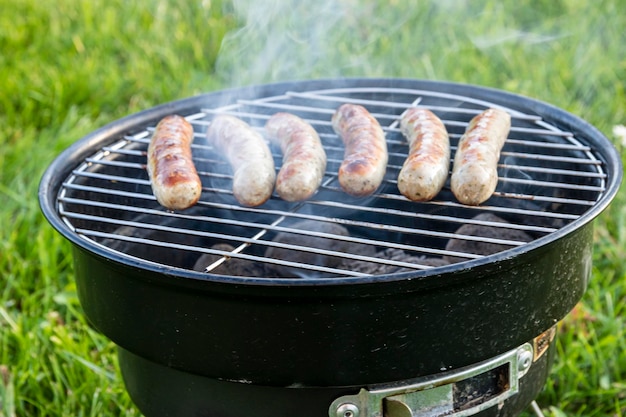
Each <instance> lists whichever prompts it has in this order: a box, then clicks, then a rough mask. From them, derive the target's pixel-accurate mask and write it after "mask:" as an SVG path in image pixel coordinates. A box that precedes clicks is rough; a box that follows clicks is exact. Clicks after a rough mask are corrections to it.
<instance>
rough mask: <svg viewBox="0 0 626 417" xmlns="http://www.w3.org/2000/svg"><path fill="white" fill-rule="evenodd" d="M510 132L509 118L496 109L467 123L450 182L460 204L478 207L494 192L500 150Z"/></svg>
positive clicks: (505, 113) (486, 111)
mask: <svg viewBox="0 0 626 417" xmlns="http://www.w3.org/2000/svg"><path fill="white" fill-rule="evenodd" d="M510 129H511V116H510V115H509V114H508V113H507V112H505V111H504V110H500V109H487V110H485V111H484V112H482V113H481V114H479V115H477V116H475V117H474V118H473V119H472V120H471V121H470V123H469V125H468V126H467V130H466V131H465V134H464V135H463V136H462V137H461V139H460V140H459V146H458V148H457V151H456V155H455V156H454V164H453V167H452V177H451V179H450V186H451V188H452V193H454V196H455V197H456V198H457V200H459V201H460V202H461V203H463V204H468V205H473V206H476V205H479V204H481V203H482V202H484V201H486V200H487V199H489V197H491V195H492V194H493V192H494V191H495V189H496V185H497V184H498V160H499V159H500V151H501V150H502V147H503V146H504V142H505V141H506V138H507V135H508V134H509V130H510Z"/></svg>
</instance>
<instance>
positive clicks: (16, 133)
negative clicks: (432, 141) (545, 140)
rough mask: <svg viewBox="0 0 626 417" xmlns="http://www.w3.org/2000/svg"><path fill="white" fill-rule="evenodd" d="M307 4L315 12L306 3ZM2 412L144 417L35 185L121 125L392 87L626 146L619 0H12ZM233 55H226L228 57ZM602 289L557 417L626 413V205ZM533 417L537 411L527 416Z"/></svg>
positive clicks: (572, 328) (555, 373) (570, 352)
mask: <svg viewBox="0 0 626 417" xmlns="http://www.w3.org/2000/svg"><path fill="white" fill-rule="evenodd" d="M309 3H310V4H309ZM0 10H1V11H2V12H1V13H0V168H1V169H0V201H1V202H2V203H1V206H0V207H1V210H0V224H1V225H2V227H1V228H0V233H1V239H0V245H1V246H0V416H6V417H10V416H39V415H44V416H137V415H140V414H139V412H138V411H137V409H136V408H135V407H134V405H133V404H132V402H131V401H130V399H129V398H128V395H127V394H126V392H125V389H124V387H123V383H122V380H121V377H120V375H119V373H118V370H117V366H116V361H117V358H116V354H115V346H114V345H113V344H112V343H111V342H109V341H108V340H107V339H106V338H104V337H103V336H102V335H100V334H99V333H97V332H96V331H94V330H93V329H92V328H91V327H89V325H88V324H87V322H86V320H85V318H84V316H83V315H82V313H81V306H80V305H79V303H78V300H77V296H76V288H75V284H74V281H73V266H72V260H71V256H70V246H69V244H68V243H67V242H65V241H64V240H63V239H62V238H61V237H60V236H59V235H58V234H57V233H56V232H55V231H53V230H52V228H51V227H50V226H49V225H48V224H47V223H46V221H45V220H44V219H43V217H42V215H41V213H40V211H39V207H38V201H37V189H38V183H39V179H40V178H41V175H42V173H43V171H44V169H45V168H46V166H47V165H48V164H49V163H50V162H51V161H52V160H53V159H54V157H55V156H56V155H58V154H59V153H60V152H61V151H62V150H63V149H65V148H66V147H68V146H69V145H70V144H71V143H73V142H74V141H76V140H78V139H79V138H81V137H82V136H83V135H85V134H87V133H89V132H90V131H93V130H95V129H96V128H98V127H101V126H102V125H104V124H106V123H108V122H110V121H113V120H115V119H117V118H120V117H123V116H126V115H129V114H132V113H134V112H137V111H140V110H143V109H146V108H149V107H151V106H154V105H156V104H159V103H163V102H166V101H170V100H174V99H179V98H184V97H188V96H191V95H194V94H199V93H202V92H208V91H213V90H216V89H219V88H224V87H229V86H240V85H247V84H254V83H264V82H271V81H279V80H287V79H308V78H320V77H348V76H372V77H378V76H385V77H407V78H425V79H436V80H446V81H455V82H464V83H471V84H478V85H483V86H490V87H495V88H500V89H504V90H508V91H511V92H514V93H518V94H522V95H527V96H530V97H533V98H537V99H540V100H543V101H547V102H550V103H552V104H554V105H556V106H559V107H562V108H564V109H566V110H568V111H570V112H572V113H574V114H576V115H579V116H581V117H583V118H584V119H586V120H588V121H589V122H590V123H591V124H593V125H595V126H596V127H597V128H598V129H600V130H601V131H602V132H603V133H604V134H605V135H606V136H607V137H608V138H610V139H611V140H613V141H614V142H615V144H616V146H617V147H618V148H620V149H622V147H623V146H624V145H626V143H624V142H626V140H625V139H624V138H620V137H619V136H618V135H617V134H614V133H613V128H614V126H616V125H620V124H626V89H625V80H626V47H625V45H626V35H625V34H626V30H625V28H626V4H624V1H623V0H598V1H593V2H592V1H582V0H581V1H577V0H569V1H568V0H534V1H531V0H511V1H497V0H486V1H472V2H470V1H453V0H427V1H426V0H424V1H417V2H403V1H399V0H387V1H381V0H378V1H357V0H341V1H330V0H325V1H322V0H318V1H316V2H298V1H295V0H294V1H287V0H272V1H267V2H255V1H253V0H235V1H233V2H228V1H211V0H193V1H186V2H176V1H168V0H147V1H141V2H128V1H122V0H109V1H103V0H57V1H54V2H53V1H37V0H0ZM221 46H222V49H221V50H220V47H221ZM595 242H596V246H595V253H594V266H593V270H592V277H591V281H590V284H589V288H588V291H587V292H586V294H585V296H584V298H583V300H582V302H581V303H580V304H579V306H578V307H577V308H576V309H575V311H574V312H572V314H570V315H569V316H568V317H567V318H566V319H565V320H564V322H563V323H562V325H561V326H560V329H559V334H558V342H557V343H558V344H557V348H558V356H557V359H556V363H555V365H554V367H553V369H552V372H551V376H550V379H549V382H548V383H547V385H546V387H545V389H544V390H543V392H542V393H541V395H540V397H539V398H538V399H537V402H538V404H539V406H540V407H541V408H542V410H543V412H544V413H545V415H546V416H552V417H562V416H581V417H582V416H587V417H588V416H598V417H599V416H614V417H617V416H624V415H626V330H625V319H624V317H625V316H626V270H625V268H624V266H625V264H624V262H623V260H624V259H626V192H624V191H621V192H620V193H619V194H618V196H617V197H616V199H615V201H614V203H613V204H612V205H611V206H610V207H609V208H608V209H607V210H606V211H605V212H604V213H603V214H602V215H601V216H600V217H599V218H598V219H597V221H596V229H595ZM528 415H530V414H528Z"/></svg>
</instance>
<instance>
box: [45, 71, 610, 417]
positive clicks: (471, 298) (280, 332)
mask: <svg viewBox="0 0 626 417" xmlns="http://www.w3.org/2000/svg"><path fill="white" fill-rule="evenodd" d="M331 85H342V86H350V87H352V86H363V87H367V86H377V87H381V86H382V87H394V88H417V89H422V90H431V91H438V92H442V93H454V94H459V95H464V96H467V97H472V98H478V99H481V100H485V101H490V102H493V103H498V104H500V105H503V106H506V107H508V108H511V109H516V110H520V111H523V112H525V113H532V114H538V115H541V116H542V117H543V119H544V120H547V121H549V122H550V123H552V124H554V125H557V126H559V127H560V128H563V129H566V130H568V131H571V132H573V133H575V135H576V137H577V138H578V139H579V140H581V141H584V142H585V143H584V144H585V145H587V146H589V147H590V148H591V149H592V150H593V152H594V154H595V156H596V157H597V158H598V159H600V160H601V162H602V168H603V169H604V171H605V172H606V185H605V191H604V193H603V194H602V195H601V196H600V198H599V199H598V201H597V202H596V203H595V204H594V205H593V206H592V207H590V208H589V209H588V210H587V211H586V212H585V213H583V214H582V215H581V216H580V217H579V218H577V219H576V220H574V221H572V222H571V223H569V224H567V225H565V226H564V227H562V228H560V229H558V230H557V231H555V232H553V233H550V234H548V235H546V236H543V237H540V238H538V239H536V240H534V241H532V242H530V243H528V244H525V245H522V246H519V247H516V248H514V249H510V250H506V251H503V252H500V253H497V254H493V255H489V256H486V257H484V258H480V259H475V260H470V261H467V262H462V263H457V264H452V265H447V266H443V267H437V268H432V269H427V270H420V271H415V272H410V273H400V274H389V275H379V276H369V277H348V276H346V277H336V278H328V279H315V278H304V279H274V278H267V277H232V276H221V275H214V274H205V273H200V272H194V271H192V270H190V269H187V268H189V267H190V265H192V264H193V258H192V257H189V259H186V258H185V256H184V254H179V255H180V256H179V258H180V259H181V260H180V262H181V265H180V266H179V267H172V266H168V265H165V264H162V263H158V262H156V261H154V259H161V258H162V257H167V256H168V253H171V251H173V250H169V249H168V248H162V249H155V250H156V251H157V252H155V253H151V254H147V253H146V252H145V249H143V248H139V247H134V246H133V244H132V243H130V244H127V245H121V246H117V247H115V249H116V251H119V252H116V251H111V250H110V248H109V247H107V246H106V245H103V244H96V243H94V242H93V241H91V240H87V239H84V238H82V237H81V236H80V233H77V231H75V230H73V229H72V227H70V226H69V225H68V223H67V222H66V221H65V220H64V219H63V218H62V216H61V215H60V213H59V210H58V204H57V201H58V198H59V192H60V190H61V188H62V185H63V183H64V181H65V180H66V178H67V177H68V176H69V175H70V174H71V172H72V170H74V169H75V168H76V167H77V166H78V165H80V164H81V163H82V161H83V160H84V159H85V158H86V157H88V156H89V155H91V154H93V153H94V152H95V150H97V149H99V148H101V147H102V146H105V145H107V144H110V143H111V142H113V141H114V140H116V139H117V138H119V137H120V136H121V135H124V134H128V133H132V132H135V131H139V130H142V129H144V128H145V126H148V125H154V123H155V122H156V121H158V120H159V119H160V118H161V117H163V116H165V115H167V114H171V113H179V114H183V115H185V114H190V113H192V112H194V111H196V109H197V108H199V107H201V106H206V105H207V103H223V102H224V100H227V101H228V100H231V101H232V100H234V99H251V98H255V97H264V96H271V95H279V94H282V93H283V92H285V91H308V90H312V89H320V88H326V87H328V86H331ZM216 106H217V104H216ZM621 177H622V171H621V163H620V159H619V156H618V154H617V152H616V151H615V149H614V148H613V147H612V145H611V144H610V142H609V141H608V140H607V139H606V138H605V137H604V136H603V135H602V134H601V133H600V132H599V131H598V130H596V129H595V128H594V127H592V126H591V125H589V124H588V123H586V122H585V121H583V120H581V119H579V118H577V117H576V116H573V115H571V114H569V113H567V112H565V111H563V110H561V109H558V108H555V107H553V106H551V105H549V104H545V103H542V102H538V101H535V100H532V99H529V98H526V97H521V96H518V95H514V94H510V93H506V92H503V91H499V90H492V89H486V88H482V87H476V86H469V85H460V84H452V83H444V82H429V81H418V80H405V79H348V80H315V81H303V82H294V83H279V84H271V85H264V86H259V87H252V88H243V89H235V90H226V91H220V92H216V93H210V94H206V95H202V96H197V97H193V98H189V99H185V100H180V101H176V102H172V103H168V104H164V105H161V106H159V107H155V108H153V109H150V110H146V111H143V112H141V113H138V114H135V115H132V116H129V117H127V118H124V119H121V120H119V121H117V122H114V123H112V124H110V125H107V126H105V127H103V128H102V129H100V130H98V131H96V132H93V133H92V134H90V135H88V136H87V137H85V138H83V139H82V140H80V141H78V142H77V143H76V144H74V145H73V146H71V147H70V148H69V149H67V150H66V151H65V152H64V153H63V154H62V155H60V156H59V157H58V158H57V159H56V160H55V161H54V162H53V163H52V164H51V165H50V167H49V168H48V170H47V171H46V173H45V174H44V177H43V179H42V181H41V185H40V191H39V198H40V204H41V208H42V211H43V213H44V215H45V216H46V218H47V219H48V221H49V222H50V223H51V224H52V226H53V227H55V228H56V229H57V230H58V231H59V232H60V233H61V234H62V235H63V236H65V237H66V238H67V239H68V240H69V241H70V242H72V248H73V255H74V262H75V273H76V281H77V288H78V295H79V299H80V302H81V305H82V307H83V309H84V311H85V314H86V316H87V318H88V319H89V321H90V322H91V323H92V324H93V326H94V327H95V328H97V329H98V330H99V331H101V332H102V333H103V334H105V335H106V336H107V337H109V338H110V339H111V340H112V341H113V342H115V343H116V344H117V345H118V346H119V347H120V363H121V366H122V370H123V373H124V378H125V381H126V383H127V385H128V387H129V391H130V392H131V395H133V398H134V399H135V401H136V402H137V403H138V404H139V405H140V408H141V409H142V410H143V411H144V412H145V413H146V415H155V416H156V415H216V416H218V415H219V416H233V417H236V416H243V415H255V416H265V415H267V416H270V415H287V414H281V413H283V412H285V411H290V410H293V407H294V406H295V404H298V405H299V406H300V407H301V409H300V412H299V413H298V415H300V416H311V417H313V416H319V415H320V414H319V408H316V407H309V406H308V405H307V398H309V399H310V401H311V403H315V404H318V407H319V404H326V403H328V404H327V405H326V408H325V410H327V407H328V405H330V402H332V399H334V398H335V397H336V396H338V395H343V394H350V393H355V392H358V389H359V387H364V386H370V385H372V384H384V383H392V382H394V381H402V380H407V379H414V378H419V377H426V376H429V375H433V374H438V373H441V372H442V370H445V371H451V370H456V369H462V368H464V367H468V366H471V365H473V364H476V363H479V362H481V361H485V360H487V359H489V358H492V357H494V356H497V355H500V354H502V353H503V352H507V351H510V350H511V349H515V348H517V347H518V346H520V345H522V344H524V343H526V342H528V341H531V340H533V338H535V337H536V336H537V335H539V334H541V333H543V332H545V331H546V330H548V329H550V328H552V327H553V326H554V325H555V324H556V323H557V322H558V321H559V320H561V319H562V318H563V317H564V316H565V315H566V314H567V313H568V312H569V311H570V310H571V309H572V308H573V307H574V305H575V304H576V303H577V302H578V301H579V300H580V299H581V297H582V295H583V293H584V291H585V289H586V286H587V282H588V279H589V276H590V269H591V261H592V249H593V248H592V246H593V241H592V236H593V222H592V220H593V219H594V218H595V217H597V215H599V214H600V213H601V211H602V210H604V209H605V208H606V206H607V205H608V204H609V203H610V201H611V200H612V198H613V197H614V195H615V194H616V192H617V189H618V187H619V184H620V181H621ZM193 210H196V209H192V213H194V211H193ZM197 210H201V209H200V208H198V209H197ZM187 243H188V242H187ZM194 243H195V244H203V242H201V241H199V242H194ZM126 254H130V255H132V256H126ZM147 259H148V260H147ZM550 352H552V349H551V350H550ZM552 353H553V352H552ZM552 353H550V354H549V355H545V356H543V357H542V359H541V361H540V362H538V365H537V366H536V367H534V368H533V369H534V370H533V371H532V372H531V373H529V374H528V375H527V377H532V375H536V377H537V378H538V381H537V382H534V383H530V382H525V383H524V386H527V387H531V386H532V388H528V389H527V391H528V393H527V394H523V395H521V394H520V396H518V400H514V401H513V400H511V402H512V403H515V404H517V405H516V406H515V407H513V411H506V413H510V414H504V413H505V411H502V413H503V414H499V415H514V414H515V413H516V412H519V411H518V410H517V409H521V408H523V407H525V406H526V405H527V404H528V403H529V402H530V401H531V400H532V398H533V397H534V395H536V393H537V392H538V390H539V389H540V387H541V386H542V385H543V382H544V381H545V378H546V376H547V369H549V358H551V356H552ZM185 375H187V376H188V379H185ZM527 377H525V378H527ZM181 378H182V379H181ZM172 381H178V382H176V383H175V384H172ZM182 381H186V382H182ZM527 381H528V380H527ZM174 386H177V387H186V388H185V389H187V392H193V393H194V394H191V395H192V397H193V396H197V400H193V399H192V398H187V400H186V403H187V404H189V405H188V406H185V407H183V408H182V409H183V410H184V411H181V409H180V408H177V407H178V406H174V405H172V403H176V402H177V398H176V397H177V396H178V395H179V394H172V395H168V393H167V392H176V391H172V390H174V388H173V387H174ZM193 387H195V388H193ZM198 387H201V389H198ZM229 387H230V388H229ZM285 387H289V388H285ZM224 390H226V391H227V392H231V394H232V395H228V394H224ZM264 392H265V394H264ZM274 393H278V394H274ZM180 395H182V394H180ZM264 395H267V398H268V401H269V402H268V404H270V405H267V410H266V411H263V412H262V411H261V410H259V413H258V414H255V413H254V411H255V408H256V406H255V405H252V404H256V398H257V396H259V397H258V398H263V396H264ZM248 396H249V398H251V399H254V400H255V401H251V402H250V404H251V405H250V407H251V408H247V407H244V406H238V407H234V408H233V409H232V410H231V411H226V410H227V409H228V407H226V405H224V404H225V401H226V402H228V401H232V402H239V403H243V402H246V398H248ZM211 397H214V398H216V402H215V404H218V403H219V405H215V408H213V409H210V407H211V406H210V405H207V404H210V403H211V401H210V400H207V398H211ZM527 397H528V398H527ZM217 398H221V400H217ZM273 398H283V399H284V402H285V404H288V405H285V406H281V405H280V404H278V403H279V402H278V401H274V400H272V399H273ZM519 398H523V400H524V401H521V400H520V399H519ZM166 404H169V405H166ZM271 404H274V405H271ZM263 407H266V406H263ZM281 407H283V408H281ZM246 409H247V410H248V412H246V411H245V410H246ZM159 410H161V411H160V412H159ZM494 412H495V411H490V413H494ZM324 413H327V411H324ZM485 413H487V412H485ZM322 415H325V414H322ZM482 415H491V414H482ZM493 415H496V414H493Z"/></svg>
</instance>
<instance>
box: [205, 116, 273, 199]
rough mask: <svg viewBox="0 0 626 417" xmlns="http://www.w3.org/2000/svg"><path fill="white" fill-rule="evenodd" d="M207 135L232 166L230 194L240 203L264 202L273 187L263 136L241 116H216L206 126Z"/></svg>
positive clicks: (271, 163)
mask: <svg viewBox="0 0 626 417" xmlns="http://www.w3.org/2000/svg"><path fill="white" fill-rule="evenodd" d="M207 139H208V141H209V143H211V144H212V145H213V146H214V147H215V149H216V150H217V151H218V152H221V153H222V154H223V155H224V156H225V157H226V159H227V160H228V162H229V163H230V165H231V167H232V169H233V194H234V196H235V198H236V199H237V201H238V202H239V203H240V204H241V205H244V206H248V207H255V206H259V205H261V204H263V203H265V202H266V201H267V200H268V199H269V198H270V196H271V195H272V191H273V190H274V181H275V180H276V171H275V167H274V159H273V158H272V153H271V152H270V149H269V147H268V145H267V144H266V143H265V140H264V139H263V136H261V134H260V133H258V132H257V131H256V130H254V129H253V128H252V127H250V125H248V124H247V123H246V122H244V121H243V120H241V119H238V118H237V117H234V116H229V115H218V116H216V117H215V118H214V119H213V121H212V122H211V124H210V125H209V128H208V129H207Z"/></svg>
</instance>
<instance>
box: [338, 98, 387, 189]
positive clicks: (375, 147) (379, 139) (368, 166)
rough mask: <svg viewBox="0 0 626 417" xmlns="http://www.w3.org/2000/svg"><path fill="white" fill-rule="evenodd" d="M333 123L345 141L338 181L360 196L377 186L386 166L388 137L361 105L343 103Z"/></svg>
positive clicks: (380, 181) (344, 187) (381, 179)
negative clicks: (386, 137)
mask: <svg viewBox="0 0 626 417" xmlns="http://www.w3.org/2000/svg"><path fill="white" fill-rule="evenodd" d="M332 125H333V129H334V130H335V133H337V134H338V135H339V136H340V137H341V139H342V140H343V142H344V145H345V151H344V158H343V162H342V163H341V166H340V167H339V184H340V185H341V188H342V189H343V190H344V191H345V192H346V193H348V194H350V195H353V196H357V197H363V196H367V195H370V194H372V193H373V192H374V191H376V189H377V188H378V187H379V186H380V184H381V183H382V181H383V178H384V176H385V170H386V168H387V160H388V158H389V156H388V153H387V141H386V139H385V133H384V132H383V129H382V128H381V127H380V124H378V121H377V120H376V119H375V118H374V117H373V116H372V115H371V114H370V113H369V112H368V111H367V109H365V107H363V106H359V105H355V104H343V105H341V106H340V107H339V108H338V109H337V110H336V111H335V113H334V114H333V117H332Z"/></svg>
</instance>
